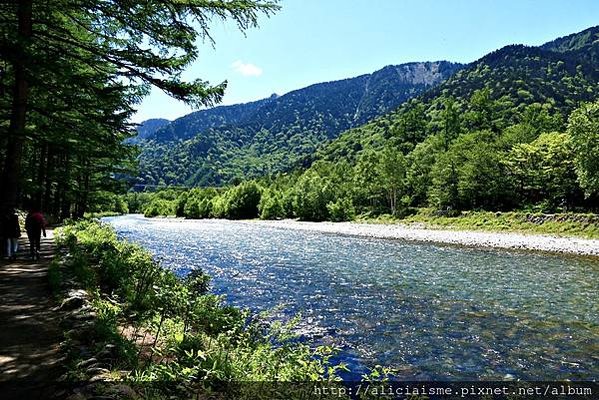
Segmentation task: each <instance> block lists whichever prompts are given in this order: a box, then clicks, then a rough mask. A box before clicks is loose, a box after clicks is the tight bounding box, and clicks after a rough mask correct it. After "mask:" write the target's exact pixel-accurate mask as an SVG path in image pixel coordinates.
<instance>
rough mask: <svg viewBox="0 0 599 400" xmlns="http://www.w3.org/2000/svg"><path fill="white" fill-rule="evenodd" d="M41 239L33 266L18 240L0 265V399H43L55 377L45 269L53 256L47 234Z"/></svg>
mask: <svg viewBox="0 0 599 400" xmlns="http://www.w3.org/2000/svg"><path fill="white" fill-rule="evenodd" d="M47 233H48V237H46V238H42V244H41V258H40V260H39V261H33V260H30V259H27V254H28V251H29V243H28V242H27V240H21V241H20V249H19V253H18V258H17V260H16V261H6V260H2V261H0V398H1V399H3V400H4V399H32V400H35V399H47V398H50V397H52V392H53V386H54V385H55V380H56V378H57V377H58V376H60V374H61V364H62V361H63V360H62V358H61V355H60V352H59V344H60V342H61V340H62V331H61V329H60V327H59V321H58V315H59V313H57V312H56V311H54V310H52V308H53V307H54V306H55V304H53V303H52V296H51V293H50V288H49V286H48V276H47V275H48V266H49V264H50V261H51V260H52V257H53V255H54V246H53V239H52V237H53V235H52V233H53V232H52V230H47Z"/></svg>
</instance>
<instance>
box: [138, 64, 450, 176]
mask: <svg viewBox="0 0 599 400" xmlns="http://www.w3.org/2000/svg"><path fill="white" fill-rule="evenodd" d="M459 68H461V65H460V64H454V63H450V62H445V61H440V62H425V63H409V64H402V65H397V66H387V67H385V68H383V69H381V70H379V71H376V72H374V73H373V74H369V75H362V76H358V77H356V78H351V79H345V80H340V81H335V82H327V83H320V84H315V85H312V86H309V87H307V88H304V89H300V90H296V91H292V92H290V93H287V94H285V95H283V96H280V97H277V96H274V95H273V96H271V97H270V98H268V99H264V100H260V101H257V102H253V103H248V104H240V105H234V106H222V107H216V108H214V109H210V110H203V111H199V112H196V113H192V114H190V115H187V116H185V117H182V118H179V119H177V120H175V121H173V122H171V123H170V124H168V125H166V126H164V127H162V128H161V129H158V130H157V131H156V132H155V133H154V134H153V135H151V136H150V137H149V138H148V139H147V140H144V141H142V142H141V148H142V153H141V156H140V170H141V173H140V182H141V183H143V184H150V185H152V184H154V185H157V184H185V185H203V186H206V185H220V184H225V183H227V182H231V181H232V180H233V181H234V180H236V179H242V178H247V177H256V176H262V175H264V174H269V173H274V172H280V171H285V170H289V169H292V168H294V167H296V166H298V165H299V164H300V163H301V162H302V160H305V159H306V158H307V157H308V156H310V155H311V154H313V153H314V151H315V150H316V149H317V148H318V147H320V146H321V145H322V144H323V143H325V142H327V141H329V140H331V139H334V138H336V137H337V136H338V135H339V134H340V133H341V132H343V131H346V130H347V129H350V128H352V127H355V126H360V125H362V124H364V123H365V122H367V121H369V120H370V119H372V118H374V117H376V116H379V115H382V114H384V113H386V112H389V111H390V110H393V109H395V108H396V107H398V106H399V105H400V104H402V103H403V102H405V101H406V100H408V99H409V98H411V97H413V96H415V95H418V94H420V93H422V92H424V91H425V90H427V89H430V88H431V87H433V86H434V85H436V84H438V83H440V82H442V81H444V80H445V79H447V78H448V77H449V76H451V75H452V74H453V73H454V72H455V71H457V70H459Z"/></svg>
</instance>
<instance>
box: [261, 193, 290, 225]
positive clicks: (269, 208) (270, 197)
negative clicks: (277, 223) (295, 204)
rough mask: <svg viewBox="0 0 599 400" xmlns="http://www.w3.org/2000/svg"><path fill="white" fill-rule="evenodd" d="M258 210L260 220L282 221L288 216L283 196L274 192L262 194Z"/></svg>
mask: <svg viewBox="0 0 599 400" xmlns="http://www.w3.org/2000/svg"><path fill="white" fill-rule="evenodd" d="M258 210H259V212H260V219H280V218H284V217H285V216H286V213H285V207H284V203H283V199H282V196H281V195H280V194H279V193H277V192H275V191H273V190H266V191H264V192H263V193H262V197H261V198H260V204H258Z"/></svg>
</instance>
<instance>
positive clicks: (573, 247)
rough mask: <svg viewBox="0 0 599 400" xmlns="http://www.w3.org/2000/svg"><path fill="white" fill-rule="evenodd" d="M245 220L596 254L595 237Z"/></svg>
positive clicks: (315, 229) (347, 232) (464, 243)
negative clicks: (583, 237)
mask: <svg viewBox="0 0 599 400" xmlns="http://www.w3.org/2000/svg"><path fill="white" fill-rule="evenodd" d="M247 223H250V224H256V225H262V226H269V227H273V228H281V229H295V230H304V231H312V232H325V233H335V234H340V235H352V236H362V237H371V238H380V239H399V240H408V241H417V242H433V243H447V244H455V245H462V246H471V247H491V248H501V249H520V250H536V251H546V252H552V253H563V254H577V255H586V256H599V240H596V239H582V238H574V237H558V236H550V235H537V234H520V233H502V232H482V231H460V230H436V229H426V228H420V227H414V226H408V225H401V224H370V223H356V222H303V221H295V220H280V221H258V220H253V221H248V222H247Z"/></svg>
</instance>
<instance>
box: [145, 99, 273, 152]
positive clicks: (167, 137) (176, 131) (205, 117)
mask: <svg viewBox="0 0 599 400" xmlns="http://www.w3.org/2000/svg"><path fill="white" fill-rule="evenodd" d="M277 97H278V96H277V95H276V94H273V95H271V96H270V97H269V98H267V99H262V100H258V101H253V102H249V103H244V104H235V105H231V106H219V107H214V108H210V109H207V110H201V111H196V112H193V113H191V114H188V115H186V116H184V117H181V118H178V119H176V120H174V121H173V122H172V123H170V124H167V125H165V126H162V127H160V128H161V129H157V130H156V131H155V132H154V135H153V136H151V137H149V138H151V139H154V140H156V141H157V142H170V141H178V140H186V139H190V138H192V137H194V136H195V135H197V134H198V133H200V132H203V131H205V130H206V129H210V128H217V127H220V126H227V125H243V124H245V123H246V122H248V121H249V119H250V118H251V117H252V116H253V115H254V114H255V113H256V112H257V111H258V110H259V109H260V108H261V107H262V106H264V105H266V104H269V103H270V102H272V101H274V100H276V99H277Z"/></svg>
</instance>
